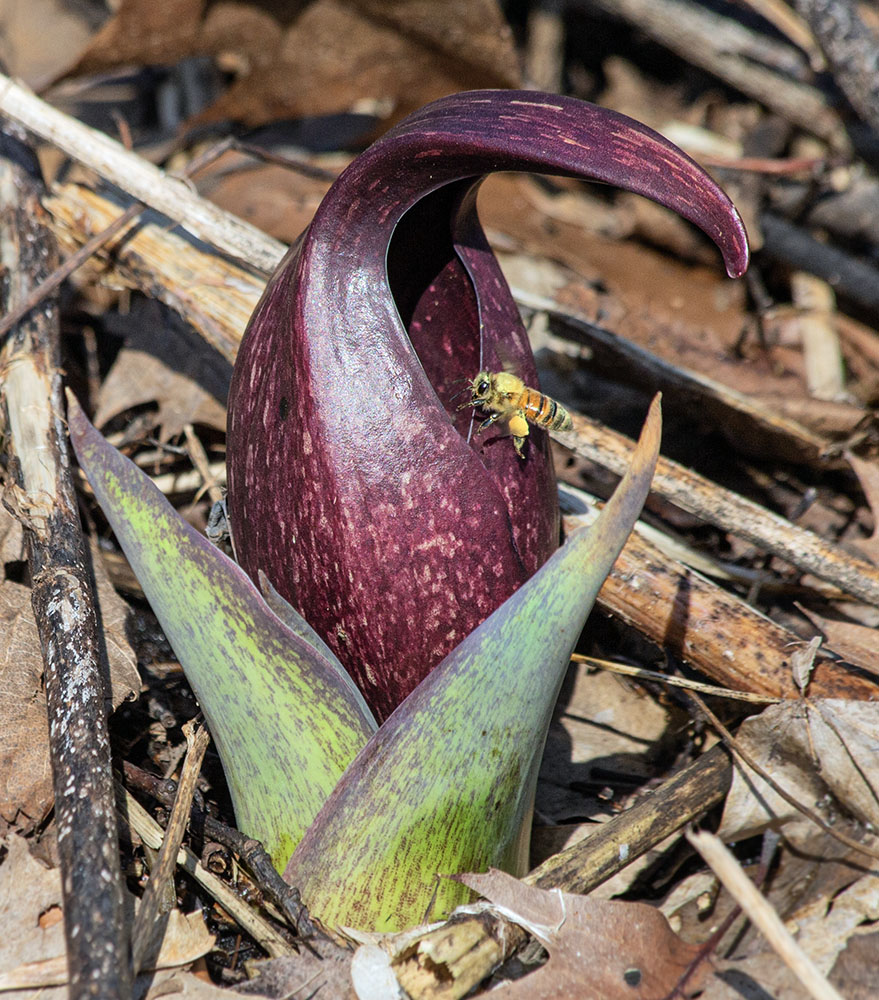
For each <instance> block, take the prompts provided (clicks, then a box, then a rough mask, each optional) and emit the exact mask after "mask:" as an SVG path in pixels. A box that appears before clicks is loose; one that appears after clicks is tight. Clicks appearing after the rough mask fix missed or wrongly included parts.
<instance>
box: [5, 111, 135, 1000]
mask: <svg viewBox="0 0 879 1000" xmlns="http://www.w3.org/2000/svg"><path fill="white" fill-rule="evenodd" d="M13 130H14V133H15V134H14V135H13ZM19 134H20V135H21V136H22V137H23V135H24V133H23V132H21V130H19V129H18V128H17V127H16V126H11V125H7V126H6V127H5V128H4V131H3V132H2V133H0V155H2V160H0V230H2V231H0V259H2V263H3V271H4V274H5V282H4V289H5V292H6V297H5V301H4V302H3V303H2V308H3V310H4V311H6V310H11V309H14V308H15V307H16V306H17V305H18V304H19V303H20V302H23V301H25V300H26V299H27V296H28V295H29V294H30V293H31V292H32V290H33V288H34V286H35V285H37V284H39V283H40V282H41V281H44V280H45V278H46V277H47V276H48V274H49V273H50V272H51V270H52V269H53V266H54V265H55V263H56V257H57V254H56V250H55V245H54V241H53V240H52V237H51V233H50V230H49V228H48V219H47V217H46V213H45V211H44V210H43V208H42V206H41V205H40V194H41V190H40V181H39V179H38V178H39V169H38V167H37V165H36V161H35V159H34V158H33V154H32V153H31V152H30V151H29V150H28V149H27V148H26V147H25V146H24V145H23V144H22V142H21V140H20V138H19ZM0 373H2V379H3V385H2V393H3V396H4V398H5V411H6V412H5V414H4V415H3V419H4V422H5V424H6V433H7V435H8V449H9V452H10V457H11V461H10V469H11V471H12V472H13V475H14V477H15V479H16V486H15V487H11V488H9V489H8V490H7V491H6V497H5V499H6V501H7V503H10V505H13V506H14V507H15V508H17V514H18V516H19V518H20V519H21V520H22V521H23V522H24V524H25V526H26V530H25V535H26V538H27V545H28V563H29V566H30V574H31V580H32V596H31V602H32V604H33V609H34V614H35V616H36V620H37V627H38V631H39V635H40V643H41V646H42V650H43V660H44V662H45V667H46V673H45V683H46V699H47V703H48V711H49V747H50V754H51V758H52V773H53V778H54V788H55V822H56V825H57V829H58V853H59V856H60V861H61V873H62V879H61V884H62V893H63V903H64V931H65V938H66V942H67V962H68V967H69V971H70V983H69V992H70V996H71V997H72V998H74V1000H77V998H83V1000H85V998H86V997H88V998H91V1000H122V998H127V997H130V996H131V972H130V963H129V960H128V947H127V937H126V934H125V925H124V920H123V916H124V914H123V896H122V877H121V871H120V865H119V839H118V834H117V829H116V814H115V810H114V808H113V781H112V772H111V764H110V743H109V738H108V734H107V724H106V708H105V699H104V687H103V682H102V678H101V659H102V657H101V654H102V651H103V645H102V644H103V639H102V637H101V633H100V630H99V627H98V620H97V615H96V613H95V596H94V590H93V583H92V577H91V573H90V570H89V557H88V555H87V551H88V550H87V548H86V547H85V544H84V542H83V537H82V531H81V527H80V523H79V515H78V512H77V505H76V496H75V493H74V490H73V484H72V482H71V478H70V463H69V458H68V455H67V442H66V439H65V435H64V417H63V413H64V410H63V404H62V386H61V374H60V369H59V325H58V311H57V306H56V304H55V302H54V301H52V300H49V301H46V302H43V303H42V305H40V306H39V307H38V308H37V309H34V310H33V311H32V312H31V313H30V314H29V315H28V316H27V317H26V318H25V319H24V320H22V321H21V322H20V323H18V324H17V325H16V326H15V327H14V328H13V329H12V331H11V332H10V333H9V335H8V336H7V338H6V341H5V343H4V346H3V350H2V354H0Z"/></svg>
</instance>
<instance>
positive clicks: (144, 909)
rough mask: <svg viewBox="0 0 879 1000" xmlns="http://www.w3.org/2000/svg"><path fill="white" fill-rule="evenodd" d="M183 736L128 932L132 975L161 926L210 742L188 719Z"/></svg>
mask: <svg viewBox="0 0 879 1000" xmlns="http://www.w3.org/2000/svg"><path fill="white" fill-rule="evenodd" d="M183 735H184V736H185V737H186V744H187V747H188V753H187V755H186V761H185V763H184V765H183V771H182V773H181V775H180V782H179V784H178V786H177V796H176V798H175V800H174V807H173V808H172V810H171V817H170V819H169V820H168V826H167V828H166V829H165V838H164V840H163V841H162V849H161V850H160V851H159V858H158V861H157V862H156V864H155V865H154V866H153V869H152V871H151V872H150V880H149V882H148V883H147V887H146V890H145V892H144V894H143V898H142V899H141V901H140V909H139V910H138V912H137V917H136V918H135V921H134V927H133V928H132V931H131V966H132V971H133V973H134V975H135V976H136V975H137V974H138V973H139V972H140V971H141V969H142V968H143V967H144V959H145V958H146V957H147V955H148V954H149V952H150V947H151V945H152V944H153V941H154V939H155V937H156V931H157V929H158V927H159V926H160V925H159V924H158V923H157V918H158V917H159V910H160V906H161V902H162V893H163V892H164V889H165V886H166V885H167V884H168V882H169V881H170V879H171V878H172V876H173V875H174V868H175V866H176V864H177V854H178V852H179V851H180V845H181V844H182V843H183V835H184V833H186V826H187V822H188V820H189V811H190V809H191V808H192V797H193V795H194V794H195V785H196V782H197V781H198V776H199V773H200V771H201V763H202V761H203V760H204V755H205V753H206V751H207V748H208V744H209V743H210V736H209V734H208V731H207V730H206V729H205V728H204V727H202V728H201V729H198V728H197V727H195V726H194V725H193V723H191V722H187V723H186V725H185V726H184V727H183Z"/></svg>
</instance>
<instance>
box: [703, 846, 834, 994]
mask: <svg viewBox="0 0 879 1000" xmlns="http://www.w3.org/2000/svg"><path fill="white" fill-rule="evenodd" d="M687 840H689V842H690V843H691V844H692V845H693V847H694V848H695V849H696V850H697V851H698V852H699V853H700V854H701V855H702V857H703V858H704V859H705V861H706V863H707V864H708V865H709V866H710V868H711V870H712V871H713V872H714V874H715V875H716V876H717V877H718V878H719V879H720V881H721V882H722V883H723V885H724V886H725V887H726V889H727V891H728V892H729V894H730V895H731V896H732V897H733V899H735V901H736V902H737V903H738V904H739V906H740V907H741V908H742V910H743V911H744V912H745V914H746V915H747V916H748V918H749V920H751V922H752V923H753V924H754V925H755V926H756V927H757V928H758V929H759V930H760V932H761V933H762V934H763V936H764V937H765V938H766V940H767V941H768V942H769V944H770V945H771V946H772V949H773V950H774V951H775V952H776V954H778V955H779V957H780V958H781V959H782V961H783V962H784V963H785V965H787V967H788V968H789V969H790V970H791V972H792V973H793V974H794V975H795V976H796V977H797V979H799V981H800V982H801V983H802V984H803V986H804V987H805V988H806V990H807V991H808V992H809V994H810V996H813V997H815V1000H843V998H842V996H841V995H840V994H839V993H838V992H837V991H836V990H835V989H834V988H833V986H831V985H830V983H829V982H828V981H827V979H826V978H825V977H824V976H822V975H821V973H820V972H819V971H818V969H817V968H816V966H815V964H814V963H813V962H812V960H811V959H810V958H809V957H808V955H806V953H805V952H804V951H803V949H802V948H801V947H800V946H799V945H798V944H797V943H796V941H795V940H794V938H793V935H792V934H791V933H790V931H789V930H788V929H787V928H786V927H785V926H784V923H783V922H782V920H781V917H779V915H778V914H777V913H776V912H775V910H774V908H773V907H772V905H771V904H770V903H769V902H768V900H766V898H765V897H764V896H762V895H761V893H760V890H759V889H758V888H757V887H756V886H755V885H754V883H753V882H752V881H751V880H750V879H749V878H748V876H747V875H746V874H745V872H744V871H743V870H742V867H741V865H740V864H739V863H738V861H736V859H735V857H734V856H733V854H732V852H731V851H729V850H728V849H727V847H726V846H725V845H724V843H723V841H722V840H720V839H719V838H718V837H716V836H715V835H714V834H713V833H708V832H702V833H687Z"/></svg>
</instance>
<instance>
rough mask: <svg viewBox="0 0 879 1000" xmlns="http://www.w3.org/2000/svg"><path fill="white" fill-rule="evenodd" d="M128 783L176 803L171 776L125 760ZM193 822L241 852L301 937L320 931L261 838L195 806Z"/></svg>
mask: <svg viewBox="0 0 879 1000" xmlns="http://www.w3.org/2000/svg"><path fill="white" fill-rule="evenodd" d="M122 769H123V773H124V775H125V781H126V784H128V785H129V786H131V787H132V788H136V789H138V790H139V791H141V792H145V793H146V794H147V795H150V796H152V797H153V798H155V799H157V800H158V801H159V802H161V803H162V804H163V805H165V806H168V807H169V808H170V807H171V806H172V805H173V804H174V801H175V797H176V791H177V783H176V782H175V781H174V780H173V779H171V778H160V777H158V775H155V774H150V773H149V772H148V771H144V770H142V769H141V768H139V767H136V766H135V765H134V764H131V763H130V762H129V761H123V764H122ZM190 817H191V818H190V822H191V824H192V826H193V827H194V828H197V829H199V830H200V831H202V832H203V834H204V836H205V837H206V838H207V839H209V840H214V841H216V842H217V843H218V844H222V845H223V847H226V848H228V850H230V851H233V852H234V853H235V854H237V855H238V857H239V860H240V861H242V862H243V864H244V866H245V867H246V868H247V869H248V871H249V872H250V874H251V876H252V877H253V879H254V882H255V883H256V886H257V888H258V889H259V890H260V891H261V892H262V893H263V894H264V895H265V896H266V898H268V899H270V900H271V901H272V902H273V903H274V904H275V906H277V907H278V909H279V910H280V911H281V913H283V914H284V916H285V917H286V918H287V920H288V922H289V923H290V926H291V927H293V928H295V930H296V934H297V936H298V937H310V936H312V935H314V934H316V933H317V931H316V929H315V927H314V925H313V924H312V922H311V918H310V917H309V915H308V911H307V910H306V908H305V907H304V906H303V905H302V899H301V897H300V895H299V890H298V889H296V888H295V887H294V886H292V885H289V884H288V883H287V882H285V881H284V880H283V878H281V876H280V874H279V873H278V872H277V871H276V869H275V868H274V867H273V865H272V862H271V858H270V857H269V855H268V852H267V851H266V849H265V848H264V847H263V846H262V844H261V843H260V842H259V841H258V840H254V839H253V838H252V837H247V836H245V835H244V834H243V833H241V832H240V831H239V830H236V829H235V828H234V827H231V826H227V825H226V824H225V823H222V822H220V820H218V819H215V818H214V817H213V816H211V815H209V814H208V813H205V812H202V810H201V809H199V808H198V807H197V806H195V805H193V807H192V810H191V813H190Z"/></svg>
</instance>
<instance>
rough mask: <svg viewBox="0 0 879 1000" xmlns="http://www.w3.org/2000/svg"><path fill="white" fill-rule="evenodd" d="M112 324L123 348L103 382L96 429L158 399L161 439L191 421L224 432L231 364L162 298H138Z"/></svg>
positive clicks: (165, 439) (173, 433)
mask: <svg viewBox="0 0 879 1000" xmlns="http://www.w3.org/2000/svg"><path fill="white" fill-rule="evenodd" d="M123 324H124V325H123ZM109 325H110V327H111V328H112V329H114V330H115V331H117V332H124V334H125V346H124V347H123V348H122V350H121V351H120V352H119V355H118V356H117V358H116V361H115V362H114V364H113V367H112V368H111V369H110V371H109V373H108V375H107V377H106V379H105V380H104V382H103V384H102V386H101V391H100V394H99V395H98V411H97V413H96V414H95V425H96V426H97V427H101V426H103V425H104V424H105V423H106V422H107V421H108V420H110V419H112V418H113V417H115V416H116V415H117V414H119V413H122V412H123V411H124V410H127V409H129V408H131V407H134V406H140V405H141V404H143V403H158V404H159V411H158V413H157V414H156V424H157V425H158V427H159V437H160V439H161V440H162V441H167V440H168V439H169V438H172V437H174V436H175V435H177V434H180V433H182V431H183V428H184V427H185V426H186V425H187V424H204V425H205V426H207V427H213V428H215V429H217V430H225V427H226V407H225V403H226V393H227V392H228V388H229V376H230V372H229V365H228V363H227V362H226V361H224V360H223V359H222V358H220V356H219V355H218V354H216V353H214V352H213V351H211V349H210V348H209V347H207V345H206V344H205V343H204V341H202V340H200V339H199V338H198V337H196V336H195V335H193V334H192V333H191V331H189V329H188V328H187V327H186V326H185V324H184V323H183V321H182V320H180V319H179V318H177V317H176V316H175V314H174V313H172V312H171V311H170V310H169V309H167V308H166V307H164V306H162V305H160V304H159V303H158V302H155V301H153V300H146V299H139V300H137V303H136V305H135V307H134V308H133V309H132V311H131V312H130V313H129V314H128V315H127V316H125V317H124V319H123V318H121V317H118V318H116V320H115V321H114V322H113V323H110V324H109Z"/></svg>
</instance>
